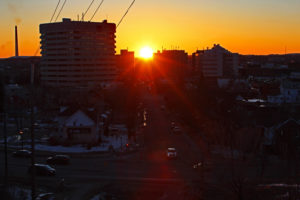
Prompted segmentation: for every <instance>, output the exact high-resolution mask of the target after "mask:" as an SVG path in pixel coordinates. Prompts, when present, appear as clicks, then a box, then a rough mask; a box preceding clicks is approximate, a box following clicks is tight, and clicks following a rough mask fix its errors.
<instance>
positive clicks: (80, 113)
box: [55, 108, 100, 144]
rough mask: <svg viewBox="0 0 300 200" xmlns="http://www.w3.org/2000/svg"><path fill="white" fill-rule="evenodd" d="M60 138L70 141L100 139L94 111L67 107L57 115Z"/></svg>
mask: <svg viewBox="0 0 300 200" xmlns="http://www.w3.org/2000/svg"><path fill="white" fill-rule="evenodd" d="M55 121H57V122H58V135H59V136H60V140H62V141H65V142H68V143H70V144H71V143H81V144H82V143H95V142H97V141H98V139H99V137H100V134H99V125H97V121H98V120H97V114H96V112H94V111H89V110H87V111H84V110H82V109H72V108H70V109H66V110H62V112H61V113H60V114H59V115H58V116H57V117H56V119H55Z"/></svg>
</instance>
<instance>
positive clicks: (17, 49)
mask: <svg viewBox="0 0 300 200" xmlns="http://www.w3.org/2000/svg"><path fill="white" fill-rule="evenodd" d="M15 45H16V46H15V50H16V55H15V56H19V46H18V27H17V26H15Z"/></svg>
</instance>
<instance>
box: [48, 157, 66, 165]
mask: <svg viewBox="0 0 300 200" xmlns="http://www.w3.org/2000/svg"><path fill="white" fill-rule="evenodd" d="M46 162H47V164H58V165H68V164H70V156H67V155H55V156H51V157H48V158H47V161H46Z"/></svg>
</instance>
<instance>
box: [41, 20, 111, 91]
mask: <svg viewBox="0 0 300 200" xmlns="http://www.w3.org/2000/svg"><path fill="white" fill-rule="evenodd" d="M40 33H41V36H40V38H41V54H42V59H41V67H40V70H41V83H42V84H43V85H46V86H54V87H95V86H98V85H107V84H110V83H111V82H113V81H114V79H115V77H116V73H117V72H116V60H115V47H116V46H115V33H116V25H115V24H113V23H107V21H106V20H104V21H103V22H101V23H100V22H84V21H71V20H70V19H66V18H64V19H63V21H62V22H56V23H47V24H40Z"/></svg>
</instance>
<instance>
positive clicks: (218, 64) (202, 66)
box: [193, 44, 239, 78]
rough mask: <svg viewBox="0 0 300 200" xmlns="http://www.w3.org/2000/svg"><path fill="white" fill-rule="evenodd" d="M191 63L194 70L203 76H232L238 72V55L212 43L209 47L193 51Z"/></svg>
mask: <svg viewBox="0 0 300 200" xmlns="http://www.w3.org/2000/svg"><path fill="white" fill-rule="evenodd" d="M193 63H194V68H195V70H196V71H198V72H201V73H202V75H203V77H205V78H221V77H232V76H235V75H236V74H237V72H238V67H239V55H238V54H237V53H231V52H230V51H228V50H226V49H225V48H223V47H222V46H220V45H219V44H214V46H213V48H211V49H207V50H202V51H197V52H196V53H194V54H193Z"/></svg>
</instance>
